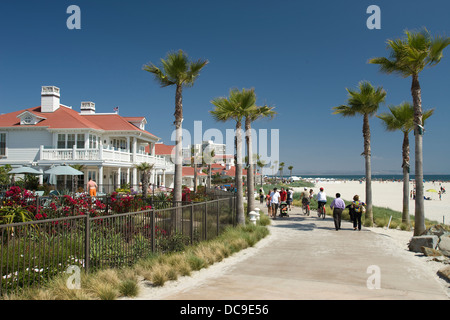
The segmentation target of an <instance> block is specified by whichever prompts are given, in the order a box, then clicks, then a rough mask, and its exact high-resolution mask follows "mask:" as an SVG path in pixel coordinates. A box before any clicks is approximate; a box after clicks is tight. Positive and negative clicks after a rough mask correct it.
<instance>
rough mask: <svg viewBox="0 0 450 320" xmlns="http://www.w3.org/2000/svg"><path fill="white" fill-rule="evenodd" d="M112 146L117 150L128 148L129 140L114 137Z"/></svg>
mask: <svg viewBox="0 0 450 320" xmlns="http://www.w3.org/2000/svg"><path fill="white" fill-rule="evenodd" d="M112 146H113V147H114V148H115V149H117V150H121V149H123V150H126V149H127V140H125V139H113V140H112Z"/></svg>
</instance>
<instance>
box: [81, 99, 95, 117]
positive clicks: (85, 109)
mask: <svg viewBox="0 0 450 320" xmlns="http://www.w3.org/2000/svg"><path fill="white" fill-rule="evenodd" d="M81 114H95V103H93V102H90V101H87V102H82V103H81Z"/></svg>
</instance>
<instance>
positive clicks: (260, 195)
mask: <svg viewBox="0 0 450 320" xmlns="http://www.w3.org/2000/svg"><path fill="white" fill-rule="evenodd" d="M263 202H264V189H263V188H260V189H259V203H260V204H263Z"/></svg>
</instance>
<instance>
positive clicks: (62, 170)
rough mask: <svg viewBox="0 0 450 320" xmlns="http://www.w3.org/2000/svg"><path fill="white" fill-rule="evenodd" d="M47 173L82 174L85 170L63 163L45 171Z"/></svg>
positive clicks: (59, 174)
mask: <svg viewBox="0 0 450 320" xmlns="http://www.w3.org/2000/svg"><path fill="white" fill-rule="evenodd" d="M45 173H46V174H54V175H56V176H81V175H83V174H84V172H81V171H79V170H77V169H74V168H72V167H70V166H66V165H62V166H57V167H54V168H51V169H49V170H47V171H45Z"/></svg>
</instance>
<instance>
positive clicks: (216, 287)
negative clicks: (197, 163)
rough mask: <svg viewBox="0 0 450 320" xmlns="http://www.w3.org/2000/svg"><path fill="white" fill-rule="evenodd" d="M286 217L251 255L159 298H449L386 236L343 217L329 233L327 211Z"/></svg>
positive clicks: (275, 222)
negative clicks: (356, 227) (319, 214)
mask: <svg viewBox="0 0 450 320" xmlns="http://www.w3.org/2000/svg"><path fill="white" fill-rule="evenodd" d="M258 206H259V204H258ZM260 208H261V209H262V211H265V212H266V211H267V210H266V209H265V208H264V207H263V206H261V207H260ZM289 215H290V217H288V218H287V217H286V218H277V219H276V220H273V221H272V222H273V223H272V225H271V226H270V233H271V234H270V236H268V237H267V238H266V239H263V240H262V241H261V243H258V245H257V246H256V247H255V248H252V249H248V250H253V253H252V254H248V255H247V257H245V256H244V258H242V259H239V260H238V261H237V262H235V263H233V264H232V265H231V266H229V267H227V268H226V269H224V270H223V271H221V272H220V273H219V274H218V275H214V276H211V277H207V279H206V280H204V281H201V282H199V283H195V284H194V285H190V286H187V287H186V286H184V287H183V288H179V290H172V292H171V293H170V294H168V295H166V296H164V297H163V298H162V299H164V300H302V299H307V300H308V299H331V300H334V299H356V300H362V299H406V300H413V299H426V300H436V299H442V300H448V299H449V297H448V296H447V294H446V293H445V290H444V288H443V287H442V285H441V284H440V283H439V282H438V281H437V279H436V278H435V277H434V276H433V275H432V274H430V272H429V270H426V269H425V268H424V267H423V264H420V263H419V262H418V261H416V260H417V258H415V257H413V256H411V255H410V254H407V252H404V250H402V249H400V248H398V246H394V245H392V241H390V240H389V239H388V238H387V237H386V236H385V235H382V234H378V233H374V232H371V231H369V230H367V229H364V228H363V230H361V231H354V230H353V227H352V225H351V224H350V223H349V222H346V221H345V222H343V224H342V229H341V230H339V231H336V230H335V229H334V223H333V220H332V218H331V217H330V216H327V217H326V219H325V220H322V219H318V217H317V215H316V213H315V212H312V213H311V215H310V216H309V217H308V216H304V215H303V214H301V213H300V210H299V208H295V209H293V210H292V211H290V212H289ZM225 263H226V262H225ZM212 267H214V266H212ZM212 267H210V268H212ZM205 272H208V271H207V270H206V271H205ZM377 287H378V288H377Z"/></svg>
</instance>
